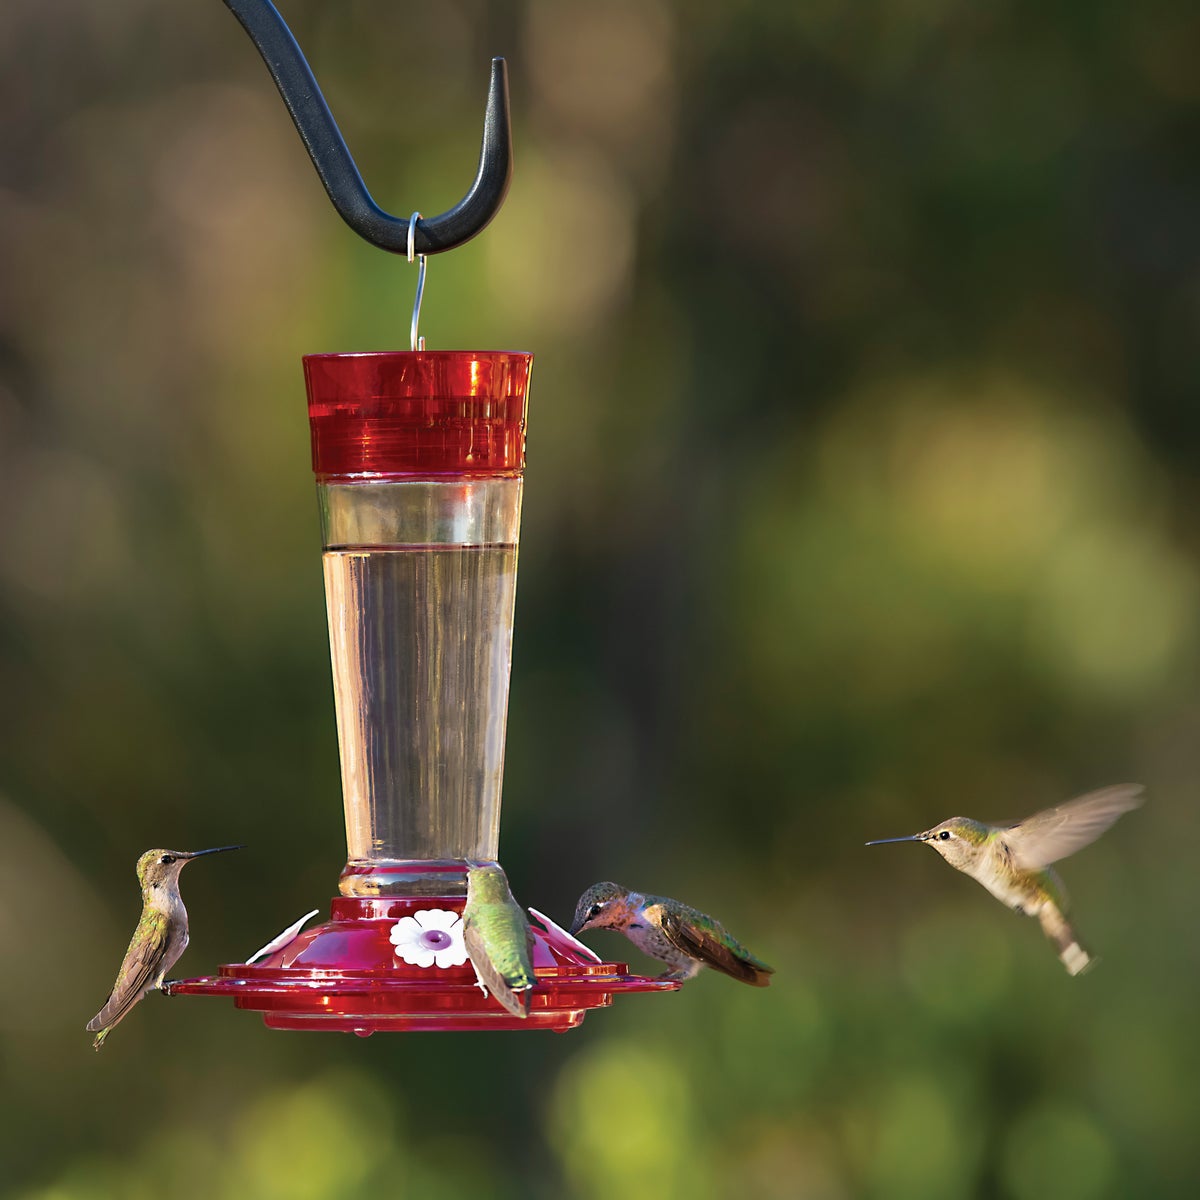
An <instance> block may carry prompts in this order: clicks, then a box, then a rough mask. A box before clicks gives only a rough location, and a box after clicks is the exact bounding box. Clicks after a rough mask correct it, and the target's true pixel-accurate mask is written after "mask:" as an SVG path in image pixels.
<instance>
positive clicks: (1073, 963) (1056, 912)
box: [1038, 904, 1092, 975]
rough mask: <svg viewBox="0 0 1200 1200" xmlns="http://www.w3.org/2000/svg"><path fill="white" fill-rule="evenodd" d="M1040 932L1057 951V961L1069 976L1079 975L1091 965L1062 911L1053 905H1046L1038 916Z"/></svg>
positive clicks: (1087, 954) (1088, 956)
mask: <svg viewBox="0 0 1200 1200" xmlns="http://www.w3.org/2000/svg"><path fill="white" fill-rule="evenodd" d="M1038 921H1039V922H1040V923H1041V926H1042V932H1043V933H1045V935H1046V936H1047V937H1048V938H1049V939H1050V941H1051V942H1052V943H1053V945H1054V948H1055V950H1057V951H1058V957H1059V960H1060V961H1061V962H1062V965H1063V966H1064V967H1066V968H1067V972H1068V974H1070V975H1080V974H1082V973H1083V972H1084V971H1086V970H1087V969H1088V967H1090V966H1091V965H1092V956H1091V955H1090V954H1089V953H1088V952H1087V951H1086V950H1085V949H1084V948H1083V946H1082V945H1081V944H1080V941H1079V939H1078V938H1077V937H1076V936H1075V930H1074V929H1072V928H1071V926H1070V923H1069V922H1068V921H1067V919H1066V917H1064V916H1063V914H1062V910H1061V909H1060V908H1059V907H1058V906H1057V905H1055V904H1047V905H1045V906H1044V907H1043V908H1042V911H1041V912H1040V913H1039V914H1038Z"/></svg>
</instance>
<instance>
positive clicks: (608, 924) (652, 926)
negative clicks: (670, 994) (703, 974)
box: [571, 883, 775, 987]
mask: <svg viewBox="0 0 1200 1200" xmlns="http://www.w3.org/2000/svg"><path fill="white" fill-rule="evenodd" d="M584 929H615V930H616V931H617V932H618V933H623V934H624V935H625V936H626V937H627V938H628V939H629V940H630V941H631V942H632V943H633V944H634V945H635V946H636V947H637V948H638V949H639V950H640V951H641V952H642V953H643V954H648V955H649V956H650V957H651V958H657V959H658V960H659V961H660V962H664V963H666V964H667V966H668V967H669V968H670V969H669V970H668V971H666V972H665V973H664V974H663V976H662V978H663V979H680V980H685V979H692V978H693V977H695V976H696V975H697V974H699V971H700V968H701V967H712V968H713V970H714V971H720V972H721V973H722V974H724V975H732V976H733V978H734V979H740V980H741V981H742V982H743V983H748V984H750V985H751V986H753V987H766V986H767V984H769V983H770V982H771V976H772V975H773V974H774V973H775V968H774V967H768V966H767V964H766V963H765V962H763V961H762V959H760V958H755V957H754V955H753V954H751V953H750V951H749V950H747V949H746V947H745V946H743V945H742V944H741V943H740V942H738V941H737V940H736V939H735V938H733V937H732V936H731V935H730V934H729V933H728V932H727V931H726V929H725V926H724V925H722V924H721V922H720V921H718V920H716V919H714V918H713V917H710V916H707V915H706V914H704V913H702V912H699V911H698V910H697V909H694V908H689V907H688V906H687V905H686V904H680V903H679V901H678V900H668V899H667V897H666V896H647V895H643V894H642V893H641V892H631V891H630V890H629V889H628V888H623V887H622V886H621V885H620V884H619V883H596V884H593V885H592V886H591V887H590V888H588V890H587V891H586V892H584V893H583V895H582V896H580V897H579V903H578V904H577V905H576V906H575V919H574V920H573V921H572V922H571V933H572V934H576V933H580V932H582V931H583V930H584Z"/></svg>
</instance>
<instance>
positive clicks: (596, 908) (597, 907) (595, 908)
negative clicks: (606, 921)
mask: <svg viewBox="0 0 1200 1200" xmlns="http://www.w3.org/2000/svg"><path fill="white" fill-rule="evenodd" d="M603 910H604V905H603V904H593V905H592V907H591V908H589V909H588V920H589V921H590V920H591V919H592V918H593V917H598V916H599V915H600V913H601V912H602V911H603Z"/></svg>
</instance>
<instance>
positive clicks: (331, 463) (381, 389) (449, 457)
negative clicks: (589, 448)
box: [304, 350, 533, 479]
mask: <svg viewBox="0 0 1200 1200" xmlns="http://www.w3.org/2000/svg"><path fill="white" fill-rule="evenodd" d="M532 366H533V355H532V354H520V353H515V352H508V351H486V350H418V351H399V350H397V351H389V352H387V353H381V354H310V355H307V356H306V357H305V359H304V380H305V385H306V387H307V388H308V414H309V420H310V423H311V426H312V452H313V470H314V471H315V472H316V474H317V477H318V478H319V479H330V478H337V477H344V476H360V477H361V476H363V475H368V476H371V475H442V474H454V475H491V474H502V473H511V472H518V471H520V470H522V469H523V468H524V466H525V398H526V394H527V392H528V388H529V373H530V369H531V368H532Z"/></svg>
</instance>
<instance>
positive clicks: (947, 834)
mask: <svg viewBox="0 0 1200 1200" xmlns="http://www.w3.org/2000/svg"><path fill="white" fill-rule="evenodd" d="M938 837H940V838H941V839H942V841H943V842H948V841H949V840H950V830H948V829H943V830H942V832H941V833H939V834H938Z"/></svg>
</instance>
